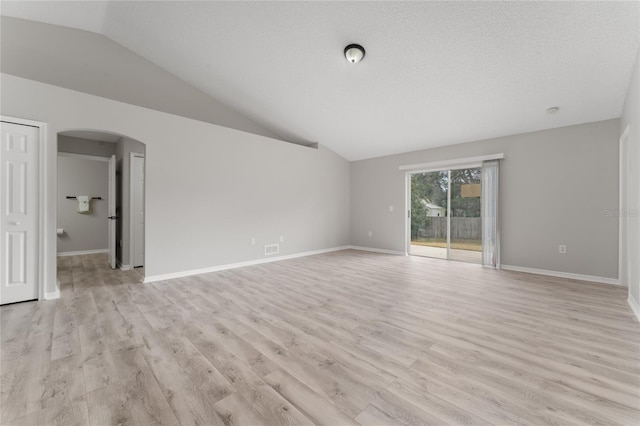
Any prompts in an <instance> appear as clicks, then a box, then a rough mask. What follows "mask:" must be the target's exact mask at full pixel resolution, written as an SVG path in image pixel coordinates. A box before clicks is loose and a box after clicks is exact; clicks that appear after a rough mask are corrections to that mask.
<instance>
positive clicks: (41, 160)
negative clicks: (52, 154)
mask: <svg viewBox="0 0 640 426" xmlns="http://www.w3.org/2000/svg"><path fill="white" fill-rule="evenodd" d="M0 121H4V122H7V123H13V124H18V125H22V126H30V127H36V128H37V129H38V189H37V191H38V194H37V196H36V202H37V205H38V207H37V209H36V212H37V213H36V214H37V215H38V218H37V221H36V223H37V230H36V232H37V234H38V238H37V240H38V247H37V249H36V253H37V257H38V258H37V259H36V264H37V265H38V270H37V272H36V277H37V279H38V283H37V286H38V300H49V299H57V298H59V297H60V288H59V287H58V285H57V283H56V290H55V291H54V292H52V293H47V292H46V287H47V282H46V271H47V266H48V265H49V262H50V260H49V259H48V257H47V255H46V242H47V239H46V238H45V234H46V227H45V226H46V224H45V218H46V217H47V213H48V208H47V200H46V192H47V191H45V188H46V183H47V180H46V176H47V161H46V159H47V154H48V152H47V143H46V142H47V123H44V122H42V121H35V120H28V119H25V118H17V117H11V116H7V115H0ZM54 214H55V212H54Z"/></svg>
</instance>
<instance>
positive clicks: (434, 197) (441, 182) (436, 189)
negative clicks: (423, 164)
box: [411, 171, 447, 240]
mask: <svg viewBox="0 0 640 426" xmlns="http://www.w3.org/2000/svg"><path fill="white" fill-rule="evenodd" d="M425 202H430V203H432V204H436V205H438V206H441V207H445V208H446V207H447V172H446V171H443V172H430V173H416V174H413V175H411V239H412V240H416V239H417V238H418V231H419V230H420V228H424V227H425V226H427V225H428V224H429V220H430V219H429V217H428V216H427V208H426V206H425V205H424V203H425Z"/></svg>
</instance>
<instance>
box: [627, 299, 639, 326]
mask: <svg viewBox="0 0 640 426" xmlns="http://www.w3.org/2000/svg"><path fill="white" fill-rule="evenodd" d="M627 303H629V306H630V307H631V310H632V311H633V313H634V314H635V315H636V318H637V319H638V321H640V303H638V301H637V300H636V299H634V298H633V296H631V295H629V298H628V299H627Z"/></svg>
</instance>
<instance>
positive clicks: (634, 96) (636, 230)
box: [620, 52, 640, 306]
mask: <svg viewBox="0 0 640 426" xmlns="http://www.w3.org/2000/svg"><path fill="white" fill-rule="evenodd" d="M639 61H640V52H639V53H638V56H637V57H636V63H635V66H634V69H633V76H632V79H631V84H630V85H629V91H628V94H627V99H626V102H625V104H624V110H623V113H622V118H621V120H620V132H623V131H624V129H625V128H626V127H627V125H629V130H630V133H629V137H628V141H629V148H630V149H629V156H630V157H631V172H630V176H629V195H630V197H629V200H628V202H629V206H628V209H629V214H628V215H627V223H628V233H627V238H628V239H629V240H628V241H629V244H628V247H629V250H628V252H627V259H625V260H626V262H628V264H629V266H630V276H629V277H628V278H627V279H628V285H629V296H630V297H632V298H633V300H634V301H635V303H636V306H638V305H640V216H638V212H640V63H639ZM624 266H627V265H624ZM624 266H623V267H624Z"/></svg>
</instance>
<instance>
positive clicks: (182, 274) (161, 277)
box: [143, 246, 351, 284]
mask: <svg viewBox="0 0 640 426" xmlns="http://www.w3.org/2000/svg"><path fill="white" fill-rule="evenodd" d="M349 248H351V247H350V246H341V247H332V248H328V249H322V250H312V251H305V252H302V253H294V254H288V255H285V256H278V257H269V258H264V259H256V260H249V261H246V262H238V263H229V264H226V265H219V266H211V267H208V268H201V269H192V270H190V271H181V272H173V273H170V274H162V275H151V276H146V277H144V281H143V282H144V283H145V284H146V283H152V282H156V281H164V280H171V279H174V278H182V277H188V276H191V275H200V274H208V273H210V272H218V271H224V270H227V269H235V268H244V267H245V266H253V265H260V264H263V263H271V262H279V261H281V260H287V259H295V258H298V257H305V256H313V255H316V254H322V253H329V252H332V251H340V250H348V249H349Z"/></svg>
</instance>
